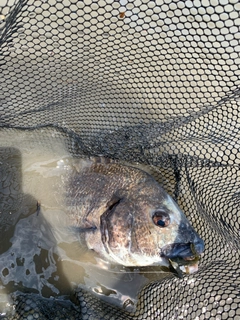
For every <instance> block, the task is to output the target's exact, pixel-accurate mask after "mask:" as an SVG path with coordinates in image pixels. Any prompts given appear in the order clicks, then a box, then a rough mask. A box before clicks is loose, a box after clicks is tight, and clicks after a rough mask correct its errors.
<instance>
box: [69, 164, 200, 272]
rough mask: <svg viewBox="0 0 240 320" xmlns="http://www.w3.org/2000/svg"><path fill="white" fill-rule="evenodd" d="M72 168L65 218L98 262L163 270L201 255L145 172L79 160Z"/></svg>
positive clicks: (197, 244) (184, 224) (177, 213)
mask: <svg viewBox="0 0 240 320" xmlns="http://www.w3.org/2000/svg"><path fill="white" fill-rule="evenodd" d="M75 167H76V171H74V172H72V174H71V176H70V178H69V181H68V186H67V188H66V189H67V193H66V204H67V211H68V212H67V213H68V215H69V218H70V221H71V225H72V226H73V227H74V228H75V230H76V231H77V232H79V233H80V234H81V238H82V237H84V241H85V243H86V245H87V247H88V248H89V249H91V250H94V251H95V252H96V253H97V254H98V255H99V256H101V257H102V258H103V259H105V260H107V261H109V262H111V263H115V264H116V263H117V264H121V265H124V266H134V267H136V266H149V265H159V266H167V267H168V266H169V265H170V262H169V261H174V260H176V261H178V262H179V261H181V264H182V265H184V264H185V261H186V263H188V264H189V262H191V260H194V259H195V257H196V256H198V255H200V254H201V253H202V252H203V250H204V242H203V240H202V239H201V238H200V237H199V235H198V234H197V233H196V231H195V230H194V229H193V227H192V226H191V225H190V223H189V221H188V220H187V218H186V217H185V215H184V213H183V212H182V211H181V210H180V208H179V207H178V205H177V204H176V203H175V202H174V200H173V199H172V198H171V197H170V195H169V194H167V193H166V191H164V189H163V188H162V187H161V186H160V185H159V183H158V182H157V181H156V180H155V179H154V178H153V177H152V176H151V175H150V174H148V173H147V172H145V171H143V170H140V169H137V168H135V167H131V166H126V165H122V164H119V163H111V162H110V163H107V161H105V162H103V163H101V162H96V161H91V160H89V161H88V160H86V161H80V160H79V162H78V163H77V164H76V165H75ZM193 248H194V250H193ZM195 260H196V259H195ZM195 260H194V261H195ZM182 270H183V272H187V271H186V270H185V269H184V267H182ZM187 270H190V271H189V273H191V270H194V271H196V270H197V268H196V267H195V268H192V269H191V268H188V269H187Z"/></svg>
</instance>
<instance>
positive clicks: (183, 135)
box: [0, 0, 240, 320]
mask: <svg viewBox="0 0 240 320" xmlns="http://www.w3.org/2000/svg"><path fill="white" fill-rule="evenodd" d="M239 13H240V3H239V1H238V0H192V1H190V0H187V1H178V0H176V1H175V0H157V1H149V0H135V1H132V0H120V1H114V0H106V1H103V0H98V1H93V0H84V1H77V0H63V1H57V0H49V1H44V0H28V1H27V0H2V1H1V13H0V52H1V60H0V65H1V69H0V70H1V76H0V83H1V86H0V96H1V105H0V127H1V131H0V135H3V134H6V132H9V130H10V131H11V132H12V130H19V129H21V130H26V131H29V130H31V131H32V130H35V129H36V130H40V129H44V128H49V127H50V128H54V129H56V130H57V132H58V134H59V136H61V137H63V138H64V140H65V142H66V145H67V146H68V150H69V151H70V152H71V153H72V154H73V155H77V156H96V155H97V156H98V155H101V156H105V157H110V158H112V159H118V160H121V161H127V162H130V163H131V162H138V163H142V164H144V165H148V166H150V168H151V170H152V173H153V174H154V175H155V178H156V179H157V180H158V181H160V182H161V184H163V185H164V187H165V189H166V190H167V191H168V192H169V193H170V194H171V195H172V196H173V197H174V198H175V199H176V200H177V202H178V204H179V205H180V207H181V208H182V209H183V211H184V212H185V213H186V215H187V217H188V219H189V221H190V222H191V224H192V225H193V226H194V228H195V230H196V231H197V232H198V233H199V234H200V236H201V237H202V238H203V239H204V241H205V245H206V249H205V251H204V255H203V258H202V260H201V264H200V270H199V271H198V272H197V273H196V274H193V275H190V276H186V277H184V278H183V279H178V278H175V277H168V278H167V279H164V280H163V281H154V282H152V283H150V284H148V285H147V286H146V287H145V288H144V289H143V290H142V291H141V292H140V293H139V299H138V304H137V308H136V311H135V312H134V313H129V312H127V311H125V310H122V309H121V310H120V309H118V308H116V307H114V306H110V305H108V304H107V303H104V302H103V301H101V300H99V299H97V298H96V297H94V296H92V295H91V294H90V293H87V292H85V291H84V290H83V291H81V290H80V291H79V292H77V293H76V295H75V298H74V299H72V300H73V301H72V302H71V301H70V300H69V301H68V300H66V301H65V300H61V299H59V300H58V299H47V298H42V297H40V296H38V295H37V294H26V293H22V294H20V293H19V294H18V295H16V297H15V298H14V297H13V300H12V301H11V306H13V309H12V310H11V312H10V314H7V315H4V314H2V316H0V318H1V317H2V318H6V319H35V318H36V319H99V320H100V319H104V320H105V319H196V320H197V319H199V320H200V319H234V320H239V319H240V307H239V305H240V274H239V262H240V259H239V248H240V241H239V240H240V214H239V201H240V192H239V185H240V183H239V181H240V175H239V165H240V151H239V150H240V149H239V148H240V142H239V141H240V133H239V132H240V131H239V127H240V114H239V113H240V106H239V101H240V89H239V85H240V70H239V64H240V16H239ZM36 139H37V140H39V141H41V143H43V144H46V145H47V144H49V145H50V146H51V139H50V138H49V137H48V138H46V137H45V136H44V133H42V134H39V131H38V133H37V134H36ZM1 272H4V270H1Z"/></svg>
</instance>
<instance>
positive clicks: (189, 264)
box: [160, 240, 204, 277]
mask: <svg viewBox="0 0 240 320" xmlns="http://www.w3.org/2000/svg"><path fill="white" fill-rule="evenodd" d="M203 250H204V243H203V241H202V240H201V241H199V242H198V243H196V244H195V243H187V244H186V243H174V244H169V245H166V246H164V247H163V248H162V250H161V253H160V256H161V257H163V258H166V259H167V260H168V262H169V265H170V268H173V269H174V271H175V272H176V273H177V274H178V276H180V277H182V276H183V275H182V273H186V274H190V273H193V272H196V271H197V270H198V262H199V260H200V255H201V253H202V252H203Z"/></svg>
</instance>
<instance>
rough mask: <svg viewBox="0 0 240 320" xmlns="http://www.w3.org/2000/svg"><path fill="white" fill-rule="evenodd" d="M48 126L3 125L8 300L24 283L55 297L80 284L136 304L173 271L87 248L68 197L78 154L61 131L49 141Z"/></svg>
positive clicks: (3, 254) (1, 227)
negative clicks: (114, 259) (115, 260)
mask: <svg viewBox="0 0 240 320" xmlns="http://www.w3.org/2000/svg"><path fill="white" fill-rule="evenodd" d="M41 133H43V132H42V131H39V132H38V136H36V133H34V132H24V131H16V130H15V131H9V132H8V133H7V134H6V131H4V132H0V146H1V147H0V162H1V167H0V168H1V169H0V232H1V234H2V237H1V239H0V281H1V286H0V294H1V301H2V300H4V301H8V295H9V294H11V293H13V292H16V291H17V290H19V291H21V292H34V293H38V294H40V295H42V296H44V297H52V296H62V295H71V294H73V292H74V289H76V288H77V287H78V286H80V287H82V288H86V289H87V290H89V291H91V292H93V293H94V294H96V295H97V296H99V297H100V298H101V299H104V300H107V301H108V302H110V303H113V304H116V305H118V306H120V307H126V308H127V309H128V310H130V311H132V310H133V309H134V307H135V305H136V302H137V294H138V292H139V291H140V289H141V288H142V287H143V286H144V285H145V284H147V283H148V282H149V281H150V280H156V279H158V280H159V279H161V278H163V277H166V273H163V272H162V271H161V270H159V269H156V268H155V269H154V268H152V269H151V268H144V269H139V268H136V269H133V268H131V269H130V268H125V267H122V266H113V265H109V264H108V263H106V262H104V261H102V260H101V259H100V258H99V257H97V256H95V255H94V253H93V252H90V251H88V250H86V249H85V248H83V247H81V245H80V243H79V241H78V235H77V234H75V233H74V232H73V230H72V229H71V228H70V225H69V219H68V217H67V215H66V207H65V203H64V191H65V190H64V188H66V181H67V179H68V175H69V173H70V172H71V170H73V169H74V163H76V160H73V158H72V157H71V155H70V154H69V152H68V151H67V148H66V146H65V142H64V140H63V139H60V138H59V136H58V135H57V134H55V132H54V131H49V132H47V133H46V132H44V137H45V139H44V141H41ZM48 136H49V139H51V145H49V144H48V140H47V139H46V137H48ZM36 137H39V139H36ZM45 141H46V142H45ZM3 296H4V297H5V298H6V299H3V298H2V297H3ZM3 305H4V304H3ZM0 306H1V305H0ZM0 312H1V310H0Z"/></svg>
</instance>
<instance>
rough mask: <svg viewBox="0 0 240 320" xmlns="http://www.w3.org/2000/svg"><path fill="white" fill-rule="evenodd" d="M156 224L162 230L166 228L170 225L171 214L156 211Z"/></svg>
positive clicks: (154, 218) (154, 220)
mask: <svg viewBox="0 0 240 320" xmlns="http://www.w3.org/2000/svg"><path fill="white" fill-rule="evenodd" d="M152 220H153V222H154V224H155V225H156V226H158V227H160V228H165V227H167V226H168V225H169V224H170V217H169V214H168V213H166V212H164V211H156V212H154V215H153V216H152Z"/></svg>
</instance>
